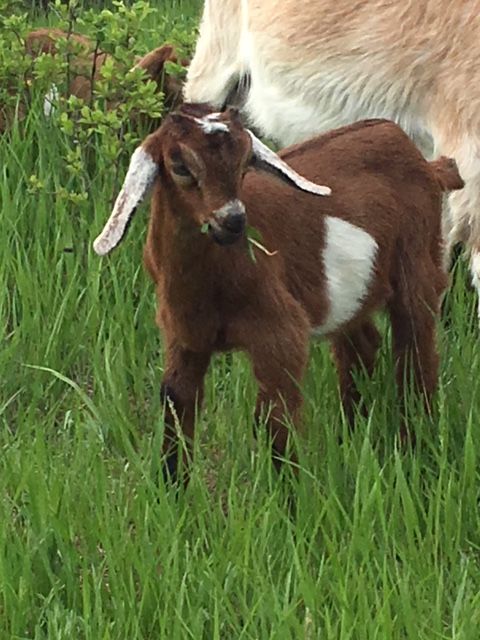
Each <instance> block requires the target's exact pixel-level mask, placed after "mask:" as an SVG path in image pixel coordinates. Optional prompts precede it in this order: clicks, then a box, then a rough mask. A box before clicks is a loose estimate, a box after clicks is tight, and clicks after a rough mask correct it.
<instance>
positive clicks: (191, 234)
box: [94, 105, 463, 474]
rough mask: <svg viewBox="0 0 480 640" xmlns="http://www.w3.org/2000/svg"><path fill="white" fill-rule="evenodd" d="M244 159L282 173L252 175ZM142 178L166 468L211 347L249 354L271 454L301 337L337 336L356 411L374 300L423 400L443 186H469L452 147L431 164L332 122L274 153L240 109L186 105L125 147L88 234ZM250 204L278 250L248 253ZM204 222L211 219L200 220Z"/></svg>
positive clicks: (114, 237) (187, 427) (372, 346)
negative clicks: (161, 342)
mask: <svg viewBox="0 0 480 640" xmlns="http://www.w3.org/2000/svg"><path fill="white" fill-rule="evenodd" d="M286 163H288V165H287V164H286ZM251 167H253V168H257V169H263V170H266V171H268V172H273V173H274V174H276V176H277V177H280V178H282V179H283V181H284V183H283V184H282V182H280V181H279V180H278V179H274V178H272V177H269V176H268V175H266V174H265V173H261V172H260V171H251V172H248V173H247V170H248V169H249V168H251ZM292 169H294V170H295V171H296V172H298V173H299V174H301V176H304V177H305V178H307V179H308V180H311V181H314V182H322V183H326V184H328V186H329V187H330V188H331V195H330V196H329V197H319V195H328V189H325V188H324V187H323V188H322V187H315V185H313V184H312V183H310V182H308V181H307V180H305V179H303V178H301V177H300V175H298V174H296V173H294V172H293V171H292ZM285 183H288V184H285ZM152 185H154V191H153V197H152V207H151V217H150V225H149V230H148V238H147V242H146V246H145V252H144V258H145V264H146V266H147V268H148V271H149V272H150V274H151V276H152V278H153V280H154V282H155V284H156V291H157V298H158V315H157V322H158V324H159V326H160V328H161V329H162V331H163V334H164V338H165V347H166V366H165V373H164V377H163V382H162V395H163V397H164V398H167V399H168V402H166V406H165V440H164V451H165V453H166V454H167V466H168V469H169V472H170V473H171V474H174V473H175V470H176V465H177V458H176V451H177V446H176V443H177V435H176V430H175V414H176V415H177V416H178V419H179V420H180V423H181V427H182V429H183V432H184V434H185V436H186V440H187V442H189V443H191V441H192V439H193V435H194V419H195V411H196V407H197V406H199V405H200V403H201V400H202V391H203V380H204V376H205V372H206V371H207V367H208V365H209V362H210V359H211V356H212V354H213V353H214V352H219V351H230V350H235V349H239V350H242V351H245V352H246V353H247V354H248V355H249V357H250V359H251V361H252V364H253V370H254V373H255V376H256V379H257V381H258V384H259V394H258V400H257V413H260V412H261V411H263V410H264V408H265V407H266V406H268V407H269V408H270V411H269V414H268V423H267V424H268V428H269V431H270V435H271V439H272V444H273V449H274V454H275V456H278V455H280V456H283V455H284V453H285V449H286V445H287V434H288V430H287V428H286V426H285V415H286V414H288V415H289V416H290V417H292V419H293V420H294V421H298V418H299V411H300V408H301V403H302V396H301V391H300V388H299V384H300V382H301V380H302V377H303V374H304V372H305V368H306V365H307V357H308V350H309V340H310V337H311V335H312V334H319V335H325V336H327V337H328V339H329V340H330V341H331V345H332V349H333V354H334V357H335V362H336V365H337V368H338V374H339V379H340V387H341V394H342V401H343V404H344V407H345V411H346V413H347V415H348V416H349V417H350V418H353V415H354V405H355V403H356V402H357V401H358V400H359V396H358V392H357V390H356V389H355V386H354V380H353V372H354V369H355V368H356V367H359V366H361V367H364V368H365V370H366V371H367V372H369V373H371V372H372V370H373V366H374V361H375V354H376V351H377V348H378V346H379V342H380V336H379V333H378V332H377V329H376V328H375V325H374V323H373V321H372V314H373V312H374V311H376V310H377V309H380V308H382V307H383V308H386V309H387V310H388V312H389V314H390V318H391V323H392V332H393V348H394V352H395V358H396V361H397V382H398V385H399V388H400V389H399V391H400V397H401V398H403V384H404V376H405V369H406V366H407V365H408V364H413V375H414V379H415V381H416V384H417V386H418V387H419V388H420V389H421V390H422V391H423V393H424V396H425V399H426V402H427V405H428V404H429V402H430V398H431V395H432V392H433V391H434V388H435V386H436V382H437V366H438V356H437V352H436V344H435V322H436V315H437V312H438V308H439V299H440V296H441V293H442V292H443V290H444V287H445V285H446V277H445V274H444V271H443V269H442V241H441V230H440V226H441V205H442V193H443V192H444V191H447V190H451V189H459V188H461V187H462V186H463V182H462V180H461V178H460V176H459V175H458V172H457V169H456V165H455V163H454V162H453V161H452V160H449V159H447V158H443V159H440V160H437V161H436V162H434V163H428V162H427V161H426V160H425V159H424V158H423V156H422V155H421V154H420V152H419V151H418V150H417V148H416V147H415V146H414V145H413V143H412V142H411V141H410V140H409V138H408V137H407V136H406V134H405V133H403V131H402V130H401V129H400V128H399V127H398V126H397V125H395V124H393V123H392V122H389V121H385V120H369V121H368V120H367V121H363V122H358V123H357V124H354V125H351V126H347V127H344V128H341V129H338V130H335V131H331V132H329V133H327V134H325V135H322V136H320V137H317V138H315V139H312V140H310V141H308V142H305V143H303V144H300V145H296V146H293V147H290V148H288V149H285V150H284V151H283V152H281V153H280V157H279V156H277V155H276V154H274V153H273V152H271V151H270V150H268V149H267V148H266V147H264V146H263V145H262V143H260V141H258V140H257V139H256V138H255V137H254V136H253V135H252V134H251V133H250V132H248V131H247V130H245V129H244V128H243V126H242V124H241V122H240V120H239V117H238V115H237V113H236V111H233V110H231V109H230V110H228V111H226V112H225V113H222V114H211V113H210V114H209V113H208V112H206V111H205V110H203V109H202V108H201V107H194V106H192V105H191V106H187V105H186V106H184V107H183V111H182V112H181V113H177V114H173V115H171V116H170V117H169V118H168V119H167V120H166V121H165V123H164V124H163V126H162V127H161V128H160V129H158V130H157V131H156V132H155V133H153V134H152V135H150V136H149V137H147V138H146V140H145V141H144V142H143V144H142V145H141V147H139V148H138V149H137V151H136V152H135V153H134V155H133V157H132V160H131V164H130V168H129V170H128V174H127V177H126V179H125V183H124V186H123V188H122V191H121V193H120V195H119V196H118V198H117V201H116V203H115V207H114V210H113V213H112V215H111V217H110V219H109V221H108V222H107V224H106V226H105V228H104V230H103V232H102V234H101V235H100V236H99V237H98V238H97V240H96V241H95V243H94V248H95V250H96V252H97V253H98V254H100V255H104V254H106V253H108V252H109V251H110V250H111V249H113V248H114V246H116V244H118V242H119V241H120V240H121V238H122V236H123V234H124V232H125V229H126V226H127V223H128V221H129V220H130V218H131V216H132V215H133V213H134V211H135V208H136V207H137V206H138V204H139V203H140V201H141V200H142V198H143V197H144V196H145V195H146V193H147V191H148V189H149V187H150V186H152ZM293 187H296V188H293ZM306 191H312V192H316V193H307V192H306ZM247 217H248V223H249V224H250V225H253V227H255V228H256V229H258V230H259V231H260V232H261V234H262V237H263V240H262V242H263V243H264V245H265V247H266V248H267V249H268V250H270V251H272V252H273V251H275V252H276V253H275V255H273V256H267V255H266V254H265V253H263V252H262V251H256V261H252V259H251V257H250V256H249V252H248V250H247V242H248V240H247V237H246V234H245V231H244V230H245V224H246V221H247ZM206 223H208V228H209V233H208V234H206V233H204V234H202V233H201V232H200V230H201V227H202V225H205V224H206ZM184 455H185V453H184Z"/></svg>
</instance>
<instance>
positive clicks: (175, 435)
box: [160, 349, 210, 479]
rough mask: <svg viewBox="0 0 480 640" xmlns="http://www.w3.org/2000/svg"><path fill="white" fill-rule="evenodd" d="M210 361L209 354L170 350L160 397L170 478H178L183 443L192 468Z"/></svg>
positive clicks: (166, 461) (186, 457)
mask: <svg viewBox="0 0 480 640" xmlns="http://www.w3.org/2000/svg"><path fill="white" fill-rule="evenodd" d="M209 360H210V356H209V355H205V354H196V353H191V352H188V351H184V350H181V349H178V350H177V349H171V350H170V351H169V352H168V353H167V369H166V371H165V375H164V377H163V380H162V384H161V387H160V399H161V402H162V407H163V412H164V434H163V454H164V456H165V474H164V475H165V477H168V478H169V479H176V474H177V466H178V450H179V444H180V445H181V447H182V459H183V464H184V468H185V471H187V469H188V464H189V462H190V459H191V457H192V453H193V437H194V431H195V418H196V414H197V411H198V410H199V409H200V407H201V404H202V400H203V378H204V375H205V372H206V369H207V367H208V363H209ZM186 479H187V477H186Z"/></svg>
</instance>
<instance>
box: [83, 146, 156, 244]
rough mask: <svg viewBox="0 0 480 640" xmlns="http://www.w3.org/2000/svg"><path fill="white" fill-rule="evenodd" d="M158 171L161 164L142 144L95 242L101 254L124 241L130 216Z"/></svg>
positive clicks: (133, 155)
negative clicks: (158, 164)
mask: <svg viewBox="0 0 480 640" xmlns="http://www.w3.org/2000/svg"><path fill="white" fill-rule="evenodd" d="M157 173H158V166H157V163H156V162H155V161H154V160H153V158H152V156H151V155H150V154H149V153H147V152H146V151H144V150H143V149H142V147H138V148H137V149H135V151H134V152H133V154H132V158H131V160H130V165H129V167H128V171H127V175H126V176H125V180H124V182H123V186H122V189H121V191H120V193H119V194H118V197H117V199H116V201H115V204H114V206H113V211H112V213H111V215H110V218H109V219H108V220H107V223H106V225H105V226H104V228H103V231H102V233H101V234H100V235H99V236H98V237H97V238H96V240H95V241H94V243H93V248H94V250H95V252H96V253H97V254H98V255H99V256H103V255H105V254H107V253H108V252H109V251H111V250H112V249H113V248H115V247H116V246H117V244H118V243H119V242H120V240H121V239H122V237H123V234H124V233H125V231H126V228H127V224H128V222H129V220H130V218H131V217H132V216H133V214H134V213H135V209H136V208H137V207H138V205H139V204H140V203H141V201H142V200H143V199H144V197H145V196H146V194H147V192H148V190H149V189H150V187H151V186H152V184H153V182H154V181H155V178H156V176H157Z"/></svg>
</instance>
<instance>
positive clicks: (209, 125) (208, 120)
mask: <svg viewBox="0 0 480 640" xmlns="http://www.w3.org/2000/svg"><path fill="white" fill-rule="evenodd" d="M220 115H221V114H220V113H210V114H209V115H208V116H205V117H204V118H194V120H195V122H197V123H198V124H199V125H200V126H201V127H202V129H203V131H204V132H205V133H207V134H209V133H218V132H220V131H223V132H228V131H229V128H228V124H227V123H226V122H218V121H217V118H218V117H219V116H220Z"/></svg>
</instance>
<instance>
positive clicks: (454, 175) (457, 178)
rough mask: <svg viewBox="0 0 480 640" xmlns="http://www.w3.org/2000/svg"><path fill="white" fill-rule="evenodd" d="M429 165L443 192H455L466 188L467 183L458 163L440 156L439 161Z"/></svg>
mask: <svg viewBox="0 0 480 640" xmlns="http://www.w3.org/2000/svg"><path fill="white" fill-rule="evenodd" d="M428 164H429V165H430V168H431V169H432V171H433V175H434V176H435V178H436V179H437V181H438V183H439V184H440V188H441V189H442V191H455V190H456V189H463V187H464V186H465V182H464V181H463V179H462V176H461V175H460V172H459V171H458V167H457V163H456V162H455V160H454V159H453V158H447V156H440V158H438V160H433V161H432V162H429V163H428Z"/></svg>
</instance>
